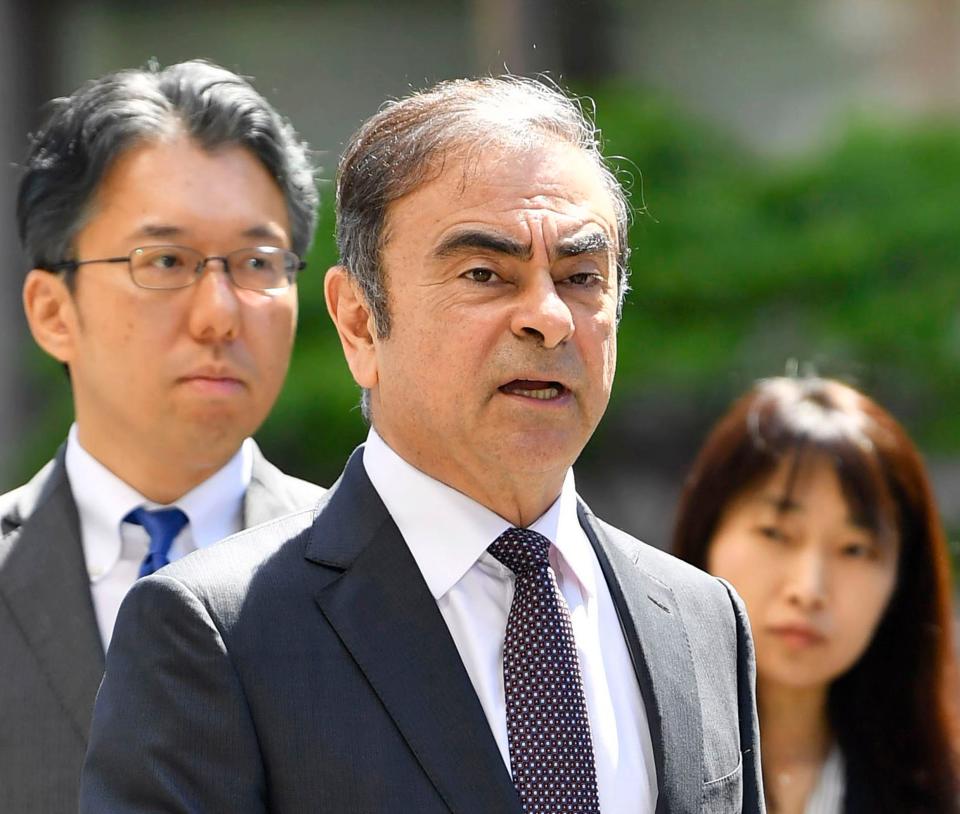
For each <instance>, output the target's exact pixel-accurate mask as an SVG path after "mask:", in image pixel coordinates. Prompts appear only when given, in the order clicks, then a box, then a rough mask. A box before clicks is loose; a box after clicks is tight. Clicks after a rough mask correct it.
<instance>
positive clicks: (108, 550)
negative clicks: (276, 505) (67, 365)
mask: <svg viewBox="0 0 960 814" xmlns="http://www.w3.org/2000/svg"><path fill="white" fill-rule="evenodd" d="M66 469H67V479H68V480H69V481H70V490H71V491H72V492H73V498H74V500H75V501H76V504H77V513H78V514H79V516H80V540H81V542H82V544H83V556H84V559H85V560H86V564H87V574H88V576H89V577H90V594H91V596H92V597H93V609H94V612H95V614H96V617H97V626H98V627H99V629H100V638H101V639H102V641H103V649H104V650H106V649H107V646H108V645H109V644H110V637H111V635H112V634H113V625H114V623H115V622H116V620H117V611H119V609H120V603H121V602H122V601H123V597H124V596H126V593H127V591H128V590H130V586H132V585H133V583H134V582H135V581H136V579H137V576H138V574H139V571H140V564H141V563H142V562H143V558H144V557H145V556H146V554H147V549H148V547H149V543H150V540H149V537H148V536H147V532H146V529H144V528H143V527H142V526H138V525H136V524H134V523H124V522H123V518H124V517H126V515H127V513H128V512H130V511H132V510H133V509H136V508H137V507H138V506H144V507H145V508H147V509H159V508H164V507H162V506H160V504H157V503H154V502H153V501H150V500H147V498H145V497H144V496H143V495H141V494H140V493H139V492H138V491H137V490H136V489H134V488H133V487H131V486H130V485H128V484H127V483H125V482H124V481H122V480H120V478H118V477H117V476H116V475H114V474H113V472H111V471H110V470H109V469H107V468H106V467H105V466H104V465H103V464H102V463H100V461H98V460H97V459H96V458H94V457H93V456H92V455H91V454H90V453H89V452H87V451H86V450H85V449H84V448H83V447H82V446H81V445H80V441H79V439H78V437H77V426H76V424H74V425H73V426H72V427H71V428H70V434H69V435H68V436H67V453H66ZM252 474H253V441H252V440H251V439H249V438H248V439H246V440H245V441H244V442H243V444H242V445H241V446H240V449H239V450H238V451H237V454H236V455H234V456H233V457H232V458H231V459H230V460H229V461H227V463H226V464H225V465H224V466H223V467H222V468H221V469H219V470H218V471H217V472H215V473H214V474H213V475H211V476H210V477H209V478H207V479H206V480H205V481H203V483H201V484H199V485H198V486H195V487H194V488H193V489H191V490H190V491H189V492H187V493H186V494H185V495H184V496H183V497H181V498H180V499H179V500H177V501H176V503H173V504H171V505H173V506H176V507H177V508H178V509H180V510H181V511H182V512H183V513H184V514H186V516H187V519H188V520H189V522H188V523H187V525H186V526H184V528H183V530H182V531H181V532H180V533H179V534H178V535H177V537H176V538H175V539H174V541H173V545H172V546H171V547H170V553H169V555H168V556H169V559H170V561H171V562H173V560H177V559H180V557H183V556H185V555H187V554H189V553H190V552H191V551H195V550H196V549H198V548H204V547H205V546H208V545H210V544H211V543H215V542H217V541H218V540H222V539H223V538H224V537H228V536H229V535H231V534H234V533H235V532H238V531H240V529H241V528H242V526H243V496H244V494H246V491H247V486H249V485H250V479H251V477H252Z"/></svg>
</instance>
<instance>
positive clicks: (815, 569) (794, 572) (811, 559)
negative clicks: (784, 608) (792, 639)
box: [786, 548, 830, 610]
mask: <svg viewBox="0 0 960 814" xmlns="http://www.w3.org/2000/svg"><path fill="white" fill-rule="evenodd" d="M829 582H830V564H829V562H828V559H827V556H826V554H825V553H824V552H822V551H819V550H817V549H813V548H811V549H806V550H803V551H798V552H796V554H795V555H794V556H793V557H792V558H791V562H790V568H789V572H788V576H787V583H786V590H787V599H788V601H789V602H790V603H791V604H793V605H795V606H797V607H800V608H803V609H804V610H817V609H819V608H822V607H823V606H824V605H825V604H826V602H827V597H828V592H829Z"/></svg>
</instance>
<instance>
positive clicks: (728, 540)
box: [673, 377, 960, 814]
mask: <svg viewBox="0 0 960 814" xmlns="http://www.w3.org/2000/svg"><path fill="white" fill-rule="evenodd" d="M673 546H674V553H675V554H677V555H678V556H679V557H681V558H683V559H685V560H687V561H688V562H691V563H693V564H694V565H697V566H699V567H701V568H704V569H705V570H707V571H710V572H711V573H713V574H715V575H717V576H719V577H723V578H725V579H727V580H729V581H730V582H731V583H732V584H733V585H734V587H735V588H736V589H737V590H738V591H739V593H740V595H741V596H742V597H743V600H744V603H745V604H746V607H747V613H748V616H749V617H750V622H751V626H752V629H753V637H754V643H755V646H756V655H757V693H758V696H757V697H758V707H759V713H760V741H761V748H762V752H761V757H762V761H763V767H764V770H763V772H764V785H765V789H766V794H767V803H768V808H769V809H770V810H771V811H772V812H775V813H776V814H835V813H838V814H839V813H842V814H867V812H869V814H886V812H889V814H921V812H923V813H926V812H931V814H933V813H934V812H935V813H936V814H946V813H947V812H957V811H958V810H960V809H958V804H957V799H958V783H957V766H958V762H957V752H956V744H957V740H956V731H955V716H954V701H955V684H954V653H953V640H952V615H951V614H952V608H951V590H950V567H949V561H948V556H947V546H946V542H945V540H944V536H943V531H942V530H941V526H940V522H939V518H938V515H937V510H936V506H935V504H934V499H933V495H932V492H931V489H930V484H929V480H928V477H927V474H926V471H925V469H924V465H923V462H922V460H921V458H920V455H919V453H918V452H917V450H916V448H915V446H914V445H913V443H912V442H911V441H910V439H909V437H908V436H907V434H906V432H905V431H904V430H903V428H902V427H901V426H900V425H899V424H898V423H897V421H896V420H895V419H894V418H893V417H892V416H891V415H890V414H889V413H887V412H886V411H885V410H883V409H882V408H881V407H880V406H878V405H877V404H876V403H875V402H873V401H871V400H870V399H869V398H867V397H866V396H864V395H863V394H861V393H859V392H857V391H856V390H854V389H853V388H851V387H848V386H847V385H845V384H842V383H840V382H837V381H833V380H829V379H821V378H814V377H808V378H799V379H797V378H775V379H767V380H764V381H761V382H760V383H758V384H757V385H756V386H755V387H754V388H753V389H752V390H750V391H749V392H748V393H747V394H746V395H744V396H743V397H741V398H740V399H739V400H738V401H737V402H736V403H735V404H734V405H733V407H732V408H731V409H730V410H729V412H728V413H727V414H726V415H725V416H723V418H721V419H720V421H719V422H718V423H717V424H716V426H715V427H714V428H713V430H712V432H711V433H710V435H709V437H708V438H707V441H706V443H705V444H704V446H703V448H702V449H701V451H700V453H699V454H698V456H697V458H696V461H695V462H694V465H693V469H692V471H691V473H690V475H689V476H688V478H687V481H686V483H685V486H684V489H683V493H682V495H681V498H680V504H679V507H678V515H677V521H676V527H675V531H674V539H673Z"/></svg>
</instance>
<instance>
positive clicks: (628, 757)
mask: <svg viewBox="0 0 960 814" xmlns="http://www.w3.org/2000/svg"><path fill="white" fill-rule="evenodd" d="M363 464H364V467H365V468H366V471H367V475H368V476H369V477H370V480H371V482H372V483H373V486H374V488H375V489H376V490H377V493H378V494H379V495H380V498H381V499H382V500H383V502H384V504H385V505H386V507H387V511H389V512H390V515H391V517H392V518H393V520H394V522H395V523H396V524H397V527H398V528H399V529H400V533H401V534H402V535H403V538H404V540H406V542H407V545H408V546H409V547H410V552H411V553H412V554H413V557H414V559H415V560H416V562H417V565H418V567H419V568H420V571H421V572H422V574H423V578H424V580H425V581H426V583H427V587H428V588H429V589H430V592H431V593H432V594H433V596H434V598H435V599H436V600H437V606H438V608H439V609H440V613H441V614H442V615H443V618H444V621H445V622H446V623H447V627H448V628H449V629H450V634H451V636H452V637H453V641H454V643H455V644H456V646H457V650H458V651H459V652H460V657H461V658H462V659H463V664H464V666H465V667H466V669H467V674H468V675H469V676H470V680H471V682H472V683H473V687H474V689H475V690H476V693H477V696H478V697H479V699H480V704H481V705H482V706H483V711H484V713H485V714H486V717H487V721H488V722H489V724H490V729H491V730H492V731H493V735H494V737H495V738H496V741H497V746H499V747H500V754H501V755H502V756H503V761H504V763H505V764H506V766H507V768H508V770H509V768H510V751H509V746H508V741H507V721H506V702H505V699H504V691H503V639H504V634H505V632H506V627H507V615H508V614H509V612H510V603H511V602H512V600H513V591H514V575H513V572H511V571H510V569H508V568H507V567H506V566H504V565H502V564H501V563H500V562H499V561H498V560H497V559H495V558H494V557H493V556H492V555H491V554H489V553H488V552H487V546H489V545H490V544H491V543H492V542H493V541H494V540H495V539H496V538H497V537H499V536H500V534H502V533H503V532H504V531H506V530H507V529H508V528H511V527H512V524H511V523H509V522H507V521H506V520H504V519H503V518H502V517H500V516H499V515H497V514H495V513H494V512H492V511H490V510H489V509H487V508H485V507H484V506H481V505H480V504H479V503H477V502H476V501H474V500H472V499H471V498H469V497H467V496H466V495H464V494H462V493H460V492H458V491H456V490H455V489H452V488H450V487H449V486H446V485H445V484H443V483H441V482H439V481H437V480H435V479H433V478H431V477H430V476H429V475H426V474H424V473H423V472H421V471H420V470H418V469H416V468H414V467H413V466H411V465H410V464H408V463H407V462H406V461H404V460H403V459H402V458H401V457H400V456H399V455H397V454H396V453H395V452H394V451H393V450H392V449H390V447H389V446H387V444H386V443H385V442H384V441H383V440H382V439H381V438H380V436H379V435H377V433H376V432H375V431H374V430H373V429H371V430H370V433H369V435H368V437H367V443H366V445H365V447H364V452H363ZM530 528H531V529H533V530H535V531H537V532H539V533H540V534H542V535H544V536H545V537H547V538H548V539H549V540H550V541H551V542H552V543H553V545H552V546H551V548H550V562H551V565H552V566H553V570H554V573H555V574H556V576H557V583H558V585H559V587H560V591H561V592H562V593H563V596H564V598H565V599H566V601H567V605H568V606H569V608H570V616H571V621H572V623H573V633H574V638H575V639H576V643H577V651H578V654H579V657H580V670H581V673H582V676H583V685H584V693H585V696H586V702H587V713H588V716H589V719H590V733H591V736H592V738H593V751H594V756H595V759H596V768H597V785H598V787H599V792H600V808H601V811H603V812H604V814H621V813H622V814H627V812H631V814H632V812H643V813H644V814H651V813H652V812H653V811H654V809H655V808H656V801H657V778H656V767H655V763H654V756H653V744H652V742H651V739H650V727H649V724H648V722H647V716H646V711H645V709H644V706H643V699H642V697H641V695H640V687H639V685H638V684H637V679H636V674H635V673H634V670H633V664H632V662H631V660H630V654H629V651H628V650H627V646H626V642H625V641H624V638H623V634H622V632H621V630H620V622H619V619H618V617H617V613H616V609H615V608H614V605H613V600H612V599H611V597H610V591H609V589H608V588H607V584H606V581H605V580H604V578H603V574H602V572H601V570H600V563H599V562H598V561H597V557H596V555H595V553H594V551H593V548H592V546H591V545H590V541H589V540H588V539H587V537H586V535H585V534H584V532H583V529H582V528H581V527H580V522H579V520H578V518H577V497H576V491H575V486H574V480H573V471H572V470H571V471H569V472H568V473H567V477H566V480H565V481H564V484H563V490H562V492H561V493H560V497H559V498H558V499H557V501H556V502H555V503H554V504H553V505H552V506H551V507H550V508H549V509H548V510H547V512H546V513H545V514H544V515H543V516H542V517H540V519H539V520H537V521H536V522H535V523H534V524H533V525H531V526H530Z"/></svg>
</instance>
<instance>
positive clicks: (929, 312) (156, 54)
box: [0, 0, 960, 545]
mask: <svg viewBox="0 0 960 814" xmlns="http://www.w3.org/2000/svg"><path fill="white" fill-rule="evenodd" d="M195 57H204V58H207V59H211V60H213V61H215V62H218V63H221V64H223V65H225V66H227V67H229V68H232V69H235V70H237V71H239V72H240V73H243V74H245V75H248V76H251V77H253V79H254V81H255V84H256V85H257V87H258V88H259V89H260V90H261V91H263V92H264V93H265V94H266V95H267V96H268V97H269V98H270V99H271V101H273V102H274V103H275V104H276V105H277V106H278V107H279V108H280V109H281V110H282V111H283V112H284V113H286V114H287V115H288V116H289V117H290V118H291V119H292V120H293V122H294V123H295V125H296V127H297V128H298V130H299V131H300V133H301V134H302V135H303V136H304V138H306V140H307V141H308V142H309V143H310V144H311V145H312V147H313V148H314V149H315V150H316V151H317V154H318V161H319V163H320V164H321V166H322V168H323V169H322V172H321V178H320V181H319V183H320V185H321V194H322V195H323V196H324V199H325V201H326V206H325V208H324V214H323V221H322V223H321V228H320V231H319V232H318V237H317V245H316V247H315V249H314V251H313V253H312V256H311V258H310V264H311V269H310V270H309V271H308V272H306V274H305V276H304V278H303V281H302V284H301V298H302V316H301V330H300V337H299V340H298V342H299V344H298V348H297V350H296V351H295V355H294V364H293V367H292V369H291V375H290V378H289V380H288V383H287V387H286V389H285V391H284V394H283V396H282V398H281V402H280V404H279V405H278V407H277V410H276V411H275V414H274V415H273V417H272V418H271V419H270V421H269V422H268V424H267V426H266V427H265V428H264V430H263V432H262V433H261V442H262V444H263V446H264V447H265V448H266V449H267V451H268V454H269V455H270V457H271V458H272V459H275V460H277V462H278V463H279V464H281V465H282V466H283V467H284V468H285V469H287V470H288V471H290V472H293V473H296V474H299V475H302V476H304V477H308V478H312V479H315V480H318V481H319V482H321V483H329V482H330V481H331V480H332V479H333V478H334V477H335V476H336V474H337V472H338V470H339V467H340V465H341V464H342V462H343V461H344V460H345V455H346V451H347V450H348V449H349V448H351V447H352V446H353V445H354V444H355V443H357V442H358V441H359V440H362V437H363V435H364V433H365V428H364V426H363V424H362V421H361V419H360V416H359V412H358V411H357V410H356V409H355V404H356V400H357V391H356V389H355V388H354V387H353V385H352V383H351V382H350V381H349V377H348V373H347V370H346V367H345V365H344V364H343V363H342V360H341V357H340V351H339V346H338V344H337V342H336V338H335V336H334V334H333V331H332V329H331V328H330V327H329V326H328V320H327V317H326V313H325V310H324V308H323V304H322V291H321V277H322V271H323V268H324V266H325V265H327V264H329V263H331V262H333V261H334V260H335V256H336V255H335V250H334V248H333V244H332V239H331V233H332V219H331V214H330V212H331V209H330V202H331V198H332V189H331V185H330V179H331V178H332V176H333V173H334V170H335V166H336V158H337V155H338V153H339V151H340V149H341V148H342V146H343V143H344V141H345V139H346V138H347V137H348V135H349V134H350V133H351V132H352V131H353V130H354V128H355V127H356V126H357V125H358V124H359V123H360V121H362V120H363V119H364V118H365V117H367V116H368V115H370V114H371V113H372V112H373V111H374V110H376V109H377V107H378V106H379V105H380V104H381V103H382V102H383V101H384V100H385V99H387V98H389V97H396V96H400V95H403V94H405V93H406V92H408V91H409V90H410V89H411V88H420V87H423V86H426V85H428V84H431V83H433V82H434V81H437V80H440V79H444V78H448V77H456V76H463V75H470V74H476V73H490V72H493V73H501V72H503V71H504V70H505V69H506V70H510V71H512V72H515V73H522V74H531V73H536V72H547V73H548V74H549V75H550V76H551V77H552V78H553V79H555V80H557V81H559V82H561V83H562V84H564V85H567V86H569V87H571V88H572V89H574V90H575V91H576V92H577V93H580V94H588V95H590V96H592V97H594V98H595V99H596V100H597V119H598V123H599V125H600V127H601V128H602V130H603V131H604V134H605V138H606V142H607V144H608V147H609V151H610V152H611V153H614V154H616V155H618V156H621V159H620V160H619V161H618V167H619V168H620V171H621V172H622V173H623V174H624V177H625V178H626V179H628V180H629V181H630V184H631V186H632V194H633V201H634V204H635V205H636V207H637V209H638V215H637V223H636V224H635V227H634V230H633V237H632V243H633V246H634V262H633V289H634V290H633V292H632V293H631V295H630V298H629V302H628V305H627V308H626V311H625V314H624V322H623V326H622V331H621V349H620V355H621V367H620V372H619V374H618V376H619V378H618V383H617V387H616V392H615V398H614V402H613V404H612V405H611V409H610V412H609V414H608V417H607V419H606V421H605V422H604V425H603V427H602V431H601V432H600V433H599V434H598V436H597V438H596V439H595V440H594V442H592V443H591V445H590V447H589V448H588V450H587V452H586V453H585V456H584V460H583V462H582V465H581V466H580V467H579V472H580V478H579V482H580V484H581V487H582V488H581V491H582V492H583V493H584V495H585V496H586V498H587V499H588V501H590V502H591V503H592V504H594V507H595V508H596V509H597V510H598V511H599V512H601V513H602V514H604V515H605V516H607V517H608V518H610V519H611V520H613V521H614V522H617V523H618V524H620V525H622V526H624V527H626V528H628V529H630V530H631V531H633V532H635V533H636V534H638V536H641V537H644V538H646V539H648V540H649V541H651V542H653V543H656V544H658V545H663V544H664V543H665V540H666V533H667V529H668V528H669V523H670V518H671V513H672V507H673V504H674V500H675V496H676V493H677V490H678V488H679V485H680V483H681V480H682V477H683V473H684V471H685V469H686V467H687V466H688V464H689V462H690V459H691V457H692V455H693V453H694V451H695V450H696V448H697V447H698V445H699V443H700V441H701V440H702V437H703V434H704V432H705V430H706V428H707V427H708V426H709V425H710V423H711V422H712V420H713V419H714V418H715V417H716V416H717V415H718V414H719V413H720V412H721V411H722V410H723V408H724V407H725V406H726V404H727V402H728V401H729V400H730V399H731V398H732V397H733V396H734V395H736V394H737V393H739V392H740V391H742V390H743V389H745V388H746V387H747V386H748V385H749V384H750V383H751V382H752V381H753V380H754V379H756V378H758V377H762V376H767V375H776V374H779V373H783V372H784V370H785V369H788V367H790V366H793V367H797V368H799V369H801V370H802V369H803V368H804V366H806V365H813V366H814V367H816V369H818V370H819V371H821V372H823V373H827V374H834V375H839V376H841V377H843V378H846V379H848V380H851V381H852V382H853V383H854V384H858V385H859V386H861V387H864V388H865V389H866V390H867V391H868V392H870V393H871V394H872V395H874V396H876V397H877V398H878V399H879V400H881V401H882V402H883V403H884V404H886V405H887V406H888V407H890V408H891V409H892V410H893V411H894V412H895V413H896V414H897V415H898V416H899V417H900V418H901V419H902V420H903V421H904V423H905V424H906V425H907V426H908V429H910V431H911V432H912V433H913V434H914V436H915V437H916V438H917V439H918V440H919V442H920V444H921V446H922V447H923V449H924V451H925V453H926V455H927V457H928V460H929V461H930V463H931V465H932V467H933V470H934V473H935V480H936V484H937V489H938V492H939V495H940V499H941V507H942V509H943V511H944V515H945V517H946V519H947V521H948V525H949V526H950V528H951V529H952V530H953V531H954V532H957V531H960V463H958V460H960V458H958V456H960V418H958V417H957V416H958V415H960V317H958V314H960V311H958V309H957V300H958V296H957V292H958V291H960V283H958V281H957V280H958V275H957V270H956V268H955V266H956V265H957V260H958V258H960V228H958V226H957V224H958V222H960V220H958V218H957V217H956V215H957V214H960V129H958V113H960V2H958V0H912V2H910V3H905V2H902V0H799V2H797V1H796V0H794V2H787V0H768V2H764V3H757V2H749V0H712V1H711V2H708V0H643V1H638V0H634V1H633V2H628V0H553V1H552V2H547V0H443V2H441V0H393V2H391V3H382V2H367V1H366V0H350V2H346V0H343V1H342V2H323V1H322V0H314V2H283V1H282V0H274V2H252V0H205V1H204V2H203V3H198V2H184V1H182V0H167V2H162V3H158V2H146V1H145V0H85V1H84V2H82V3H80V2H70V1H69V0H59V2H58V1H57V0H34V1H33V2H28V0H0V103H2V109H3V111H4V115H3V117H2V118H0V159H2V160H0V172H2V173H3V183H2V184H0V250H2V256H3V257H4V259H5V263H6V286H7V296H6V297H3V298H2V299H0V392H2V393H3V396H2V398H0V450H2V452H0V491H3V490H6V489H7V488H10V487H12V486H14V485H16V484H17V483H18V482H20V480H22V478H23V477H25V476H26V475H27V474H28V473H30V472H32V471H33V470H35V469H36V468H37V467H38V466H39V464H40V463H42V462H43V461H44V460H46V459H47V458H49V457H50V456H51V455H52V454H53V452H54V451H55V448H56V446H57V445H58V444H59V443H60V441H61V440H62V438H63V437H64V435H65V432H66V428H67V426H68V424H69V421H70V404H69V390H68V387H67V383H66V381H65V380H64V378H63V376H62V373H60V371H59V368H58V367H57V365H56V364H54V363H53V362H52V361H51V360H49V359H46V358H44V357H43V356H42V354H40V353H39V351H37V350H36V349H35V348H34V347H33V344H32V341H31V340H30V338H29V335H28V333H27V330H26V326H25V323H24V321H23V318H22V316H21V312H20V303H19V284H20V280H21V278H22V276H23V273H24V271H25V268H24V262H23V260H22V257H21V256H20V255H19V248H18V245H17V240H16V229H15V222H14V220H15V219H14V196H15V188H16V179H17V176H18V170H17V166H16V165H17V162H18V161H19V160H20V158H21V156H22V155H23V152H24V149H25V145H26V134H27V133H28V131H30V130H31V129H32V128H34V127H36V125H37V124H38V122H39V121H40V116H41V105H42V103H43V102H44V101H45V100H46V99H49V98H50V97H52V96H56V95H60V94H65V93H69V92H70V91H71V90H72V89H73V88H75V87H76V86H77V85H78V84H79V83H80V82H82V81H83V80H84V79H86V78H89V77H92V76H96V75H99V74H102V73H104V72H106V71H109V70H114V69H118V68H123V67H132V66H142V65H144V64H146V63H147V61H148V60H151V59H156V60H157V61H158V62H159V63H161V64H168V63H171V62H176V61H180V60H183V59H190V58H195Z"/></svg>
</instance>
